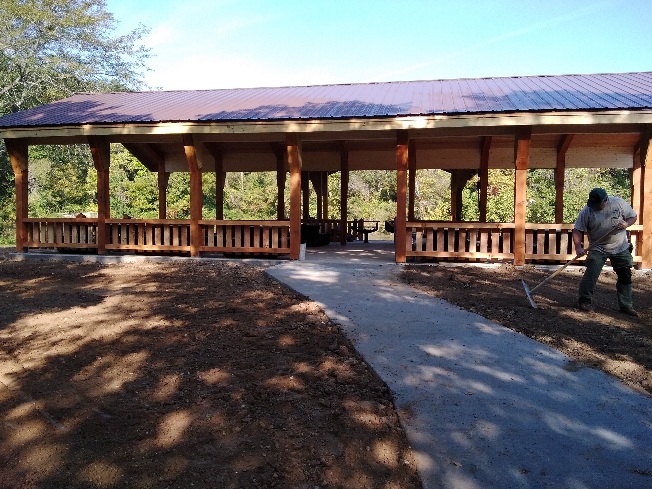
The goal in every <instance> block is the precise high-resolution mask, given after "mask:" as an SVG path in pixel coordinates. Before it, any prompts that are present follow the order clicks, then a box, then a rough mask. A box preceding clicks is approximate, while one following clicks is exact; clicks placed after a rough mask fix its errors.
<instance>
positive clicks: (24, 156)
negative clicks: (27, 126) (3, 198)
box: [5, 139, 29, 253]
mask: <svg viewBox="0 0 652 489" xmlns="http://www.w3.org/2000/svg"><path fill="white" fill-rule="evenodd" d="M5 146H6V147H7V153H8V154H9V160H10V161H11V168H12V169H13V170H14V177H15V185H16V251H17V252H18V253H23V252H24V251H25V243H26V242H27V232H26V230H25V219H27V216H28V205H29V202H28V185H27V182H28V177H29V170H28V167H29V164H28V154H29V146H28V144H27V142H25V141H24V140H22V139H5Z"/></svg>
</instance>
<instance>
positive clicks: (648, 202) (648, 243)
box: [639, 126, 652, 269]
mask: <svg viewBox="0 0 652 489" xmlns="http://www.w3.org/2000/svg"><path fill="white" fill-rule="evenodd" d="M640 161H641V169H642V175H641V181H642V185H641V194H640V195H641V215H640V216H639V222H640V223H641V224H643V236H642V239H641V242H642V247H643V249H642V252H641V255H642V259H641V268H645V269H649V268H652V197H650V194H651V193H652V128H651V127H650V126H648V127H646V128H645V130H644V131H643V132H642V134H641V151H640ZM646 194H647V195H646Z"/></svg>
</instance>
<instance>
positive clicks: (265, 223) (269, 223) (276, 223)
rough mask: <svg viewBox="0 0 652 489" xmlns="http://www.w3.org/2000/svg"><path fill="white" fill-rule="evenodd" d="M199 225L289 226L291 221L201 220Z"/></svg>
mask: <svg viewBox="0 0 652 489" xmlns="http://www.w3.org/2000/svg"><path fill="white" fill-rule="evenodd" d="M199 224H207V225H214V224H219V225H227V226H231V225H233V226H256V225H259V226H289V225H290V221H289V220H288V221H275V220H274V221H273V220H260V221H257V220H254V219H251V220H249V219H245V220H238V221H231V220H228V219H220V220H218V219H201V220H200V221H199Z"/></svg>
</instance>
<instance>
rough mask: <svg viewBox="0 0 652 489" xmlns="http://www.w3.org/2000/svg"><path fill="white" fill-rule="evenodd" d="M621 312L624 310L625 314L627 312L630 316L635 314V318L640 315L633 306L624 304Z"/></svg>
mask: <svg viewBox="0 0 652 489" xmlns="http://www.w3.org/2000/svg"><path fill="white" fill-rule="evenodd" d="M620 312H622V313H623V314H627V315H628V316H633V317H635V318H637V317H638V313H637V312H636V311H635V310H634V309H633V308H631V307H626V306H623V307H621V308H620Z"/></svg>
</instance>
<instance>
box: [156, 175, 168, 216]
mask: <svg viewBox="0 0 652 489" xmlns="http://www.w3.org/2000/svg"><path fill="white" fill-rule="evenodd" d="M169 180H170V174H169V173H166V171H165V163H163V162H159V164H158V218H159V219H166V218H167V213H168V204H167V202H168V200H167V188H168V181H169Z"/></svg>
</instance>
